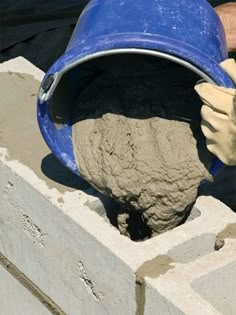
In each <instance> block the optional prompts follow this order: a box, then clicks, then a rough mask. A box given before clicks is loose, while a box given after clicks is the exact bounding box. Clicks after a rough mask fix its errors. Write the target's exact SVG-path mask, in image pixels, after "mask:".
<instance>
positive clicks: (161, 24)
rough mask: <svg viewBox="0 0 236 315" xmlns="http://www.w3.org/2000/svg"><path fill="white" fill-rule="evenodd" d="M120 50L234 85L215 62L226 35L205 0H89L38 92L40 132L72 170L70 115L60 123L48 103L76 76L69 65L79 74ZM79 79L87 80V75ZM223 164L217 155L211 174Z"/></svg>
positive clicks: (223, 53) (223, 50)
mask: <svg viewBox="0 0 236 315" xmlns="http://www.w3.org/2000/svg"><path fill="white" fill-rule="evenodd" d="M122 53H132V54H144V55H152V56H156V57H159V58H160V57H161V58H165V59H170V60H173V61H174V62H177V63H180V64H182V65H183V66H185V67H187V68H189V69H191V70H192V71H194V72H196V73H197V74H198V75H199V76H200V77H202V78H204V79H205V80H207V81H210V82H214V83H215V84H218V85H222V86H225V87H234V85H233V83H232V81H231V80H230V78H229V76H228V75H227V74H226V73H225V71H224V70H223V69H222V68H221V67H220V66H219V63H220V62H221V61H223V60H225V59H226V58H227V49H226V40H225V34H224V30H223V26H222V24H221V21H220V19H219V17H218V16H217V14H216V13H215V11H214V9H213V8H212V7H211V6H210V5H209V4H208V2H207V1H205V0H198V1H189V0H176V1H173V0H147V1H145V2H144V1H143V0H135V1H130V0H100V1H99V0H92V1H90V3H89V4H88V5H87V7H86V8H85V9H84V11H83V13H82V14H81V16H80V18H79V21H78V23H77V26H76V28H75V31H74V33H73V35H72V38H71V40H70V42H69V45H68V48H67V50H66V52H65V54H64V55H63V56H62V57H61V58H59V59H58V60H57V61H56V63H55V64H54V65H53V66H52V67H51V68H50V69H49V71H48V72H47V74H46V76H45V78H44V80H43V82H42V85H41V88H40V91H39V97H38V122H39V126H40V130H41V132H42V135H43V137H44V139H45V141H46V143H47V144H48V146H49V147H50V149H51V151H52V152H53V153H54V154H55V156H56V157H57V158H58V159H59V160H61V162H62V163H63V164H64V165H65V166H67V167H68V168H69V169H70V170H72V171H73V172H74V173H76V174H79V171H78V170H77V167H76V164H75V159H74V154H73V148H72V140H71V134H72V127H71V123H70V119H69V118H68V120H67V121H64V122H63V123H61V124H60V125H58V124H57V123H56V122H55V119H52V113H51V111H50V108H51V103H52V102H54V103H55V102H57V99H58V98H57V97H56V99H55V95H56V92H57V94H60V93H61V91H60V89H61V90H63V89H67V93H68V95H69V90H70V88H71V86H70V85H71V84H72V82H73V81H74V80H76V76H75V75H74V76H73V77H71V78H70V70H71V69H76V71H77V72H76V71H74V74H75V73H78V74H79V71H80V66H81V65H84V64H85V63H87V62H89V61H90V60H94V59H97V58H101V57H104V56H110V55H116V54H122ZM65 76H68V78H69V79H68V80H67V86H66V87H65V86H62V85H60V82H61V79H62V77H63V78H64V77H65ZM78 78H79V76H78ZM70 80H71V81H70ZM70 82H71V84H70ZM80 83H81V82H80ZM81 84H85V85H86V80H85V81H84V82H82V83H81ZM67 102H68V103H69V100H67ZM68 110H69V109H68ZM222 168H223V164H222V163H221V162H220V161H219V160H218V159H216V158H215V160H214V161H213V164H212V169H211V173H212V174H213V175H216V174H217V173H218V172H219V171H220V170H221V169H222Z"/></svg>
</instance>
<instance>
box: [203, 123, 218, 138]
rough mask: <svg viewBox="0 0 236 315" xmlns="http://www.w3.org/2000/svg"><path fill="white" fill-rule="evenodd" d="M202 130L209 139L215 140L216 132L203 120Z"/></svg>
mask: <svg viewBox="0 0 236 315" xmlns="http://www.w3.org/2000/svg"><path fill="white" fill-rule="evenodd" d="M201 129H202V133H203V134H204V136H205V137H206V138H207V139H209V140H213V139H214V137H215V134H216V132H217V131H216V130H215V129H214V128H213V127H212V126H211V125H210V124H209V123H208V122H207V121H205V120H202V123H201Z"/></svg>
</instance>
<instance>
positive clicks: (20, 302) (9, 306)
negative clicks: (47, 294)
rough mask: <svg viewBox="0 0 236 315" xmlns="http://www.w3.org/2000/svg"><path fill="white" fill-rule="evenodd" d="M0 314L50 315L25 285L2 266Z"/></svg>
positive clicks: (0, 269) (0, 276) (0, 272)
mask: <svg viewBox="0 0 236 315" xmlns="http://www.w3.org/2000/svg"><path fill="white" fill-rule="evenodd" d="M0 292H1V295H0V314H1V315H26V314H30V315H50V314H52V313H51V312H49V310H47V309H46V307H45V306H43V305H42V304H41V303H40V302H39V301H38V300H37V299H36V298H35V297H34V296H33V295H32V293H31V292H29V291H28V290H27V289H26V288H25V287H24V286H23V285H21V284H20V283H19V282H18V281H17V280H16V279H15V278H14V277H13V276H12V275H11V274H10V273H9V272H7V271H6V270H5V269H4V268H3V267H1V266H0Z"/></svg>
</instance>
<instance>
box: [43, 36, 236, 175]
mask: <svg viewBox="0 0 236 315" xmlns="http://www.w3.org/2000/svg"><path fill="white" fill-rule="evenodd" d="M111 37H112V40H111V39H110V40H108V37H107V36H106V37H105V38H104V37H103V38H100V39H97V41H96V42H94V41H93V43H88V42H86V43H83V44H80V45H77V46H76V47H74V48H72V49H70V50H68V51H67V52H66V53H65V54H64V55H63V56H62V57H61V58H59V59H58V60H57V61H56V63H55V64H54V65H53V66H52V67H51V68H50V69H49V71H48V72H47V74H46V76H45V78H44V80H43V82H42V83H41V86H40V90H39V95H38V120H39V122H40V123H39V125H43V124H44V122H43V117H40V116H41V108H42V107H44V106H43V105H44V104H46V103H48V102H49V100H50V98H51V96H52V95H53V93H54V91H55V89H56V87H57V85H58V83H59V82H60V80H61V78H62V77H63V75H64V74H65V73H66V72H68V71H69V70H71V69H73V68H74V67H76V66H78V65H80V64H82V63H85V62H88V61H90V60H93V59H96V58H99V57H104V56H108V55H117V54H118V53H119V54H122V53H123V54H127V53H129V54H138V53H139V54H145V55H151V56H156V57H159V58H163V59H167V60H171V61H173V62H175V63H178V64H180V65H182V66H184V67H187V68H188V69H190V70H192V71H193V72H195V73H197V74H198V75H199V76H200V77H201V78H203V79H204V80H206V81H208V82H211V83H213V84H217V85H223V86H225V87H234V85H233V83H232V81H231V79H230V78H229V76H228V75H227V74H226V72H225V71H224V70H223V68H221V66H220V65H219V64H218V63H217V62H216V61H214V60H213V59H212V58H210V57H209V56H207V55H206V54H205V53H202V52H201V51H199V50H197V49H195V48H193V47H191V46H189V45H186V44H184V43H181V42H178V44H179V45H176V42H177V41H176V40H174V41H172V43H171V44H170V43H169V40H170V39H168V42H166V39H165V41H163V38H162V39H161V40H159V42H157V39H156V37H158V36H156V35H155V36H152V38H151V40H149V41H147V35H146V34H145V35H143V34H142V35H140V34H138V36H137V37H136V39H134V38H132V40H130V37H126V40H125V36H122V39H121V36H118V37H117V34H116V35H112V36H111ZM149 37H150V36H149ZM149 37H148V38H149ZM153 37H155V39H154V40H153ZM109 38H110V37H109ZM114 38H119V39H120V40H119V42H117V41H115V40H114ZM149 39H150V38H149ZM190 51H191V53H190ZM204 64H205V65H207V66H205V67H203V66H202V65H204ZM215 72H216V73H217V76H216V75H215V77H214V74H215ZM47 120H48V118H47ZM47 123H48V122H47ZM51 123H52V124H53V122H51ZM40 129H41V131H42V128H40ZM43 129H44V128H43ZM63 129H65V136H66V137H68V135H69V134H70V135H71V133H72V130H71V126H64V127H63ZM44 131H45V130H44ZM44 131H42V134H43V136H44V139H45V141H46V143H47V144H48V146H49V147H50V149H51V150H52V152H53V153H54V154H55V155H56V156H57V157H58V158H59V160H61V162H62V163H63V164H64V165H67V167H68V168H69V169H70V170H71V171H72V172H74V173H76V174H79V170H78V169H77V167H76V163H75V157H74V154H73V150H72V144H70V150H69V151H70V154H69V155H68V154H67V153H68V145H64V144H63V145H62V144H60V145H57V144H56V142H57V140H56V139H55V138H56V135H53V134H52V133H50V135H49V134H48V133H47V132H44ZM69 138H70V141H71V137H69ZM55 146H57V148H55ZM223 168H224V164H223V163H222V162H221V161H220V160H219V159H217V158H216V157H214V159H213V162H212V166H211V169H210V173H211V174H212V175H213V176H216V175H217V174H218V173H219V172H220V171H221V170H222V169H223Z"/></svg>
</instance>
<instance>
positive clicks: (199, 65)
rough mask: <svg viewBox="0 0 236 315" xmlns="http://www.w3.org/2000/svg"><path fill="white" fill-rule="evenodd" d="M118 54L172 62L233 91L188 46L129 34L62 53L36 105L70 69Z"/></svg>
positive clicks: (213, 63) (206, 60) (207, 61)
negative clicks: (151, 57) (137, 55)
mask: <svg viewBox="0 0 236 315" xmlns="http://www.w3.org/2000/svg"><path fill="white" fill-rule="evenodd" d="M122 53H133V54H135V53H136V54H138V53H140V54H145V55H152V56H156V57H159V58H163V59H167V60H172V61H173V62H176V63H179V64H180V65H183V66H184V67H187V68H188V69H190V70H192V71H193V72H195V73H197V74H199V76H200V77H202V78H203V79H205V80H206V81H208V82H211V83H213V84H217V85H222V86H225V87H234V84H233V82H232V80H231V79H230V78H229V76H228V74H227V73H226V72H225V71H224V70H223V68H222V67H221V66H220V65H219V64H218V63H217V62H216V61H215V60H214V59H213V58H211V57H210V56H207V55H206V54H205V53H204V52H202V51H200V50H199V49H197V48H195V47H192V46H190V45H189V44H186V43H184V42H182V41H177V40H175V39H171V38H168V37H165V36H161V35H151V34H139V33H137V34H132V37H131V35H130V34H125V33H124V34H123V33H122V34H112V35H109V36H100V37H98V38H97V39H95V40H93V41H91V42H90V41H86V42H81V43H79V44H78V45H76V46H75V47H73V48H71V49H69V50H68V51H66V52H65V54H64V55H62V56H61V58H59V59H58V60H57V61H56V62H55V63H54V64H53V65H52V67H51V68H50V69H49V70H48V72H47V74H46V76H45V78H44V80H43V82H42V84H41V86H40V90H39V94H38V98H39V101H40V103H43V102H44V101H48V100H49V99H50V98H51V96H52V94H53V92H54V91H55V89H56V87H57V85H58V83H59V82H60V80H61V78H62V76H63V75H64V74H65V73H66V72H68V71H69V70H71V69H72V68H74V67H77V66H78V65H80V64H82V63H85V62H88V61H90V60H93V59H96V58H100V57H105V56H108V55H116V54H122ZM226 57H227V56H226ZM221 61H223V60H220V61H219V62H221ZM216 73H217V75H216ZM48 81H50V82H49V83H48ZM44 87H46V89H45V88H44Z"/></svg>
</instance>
